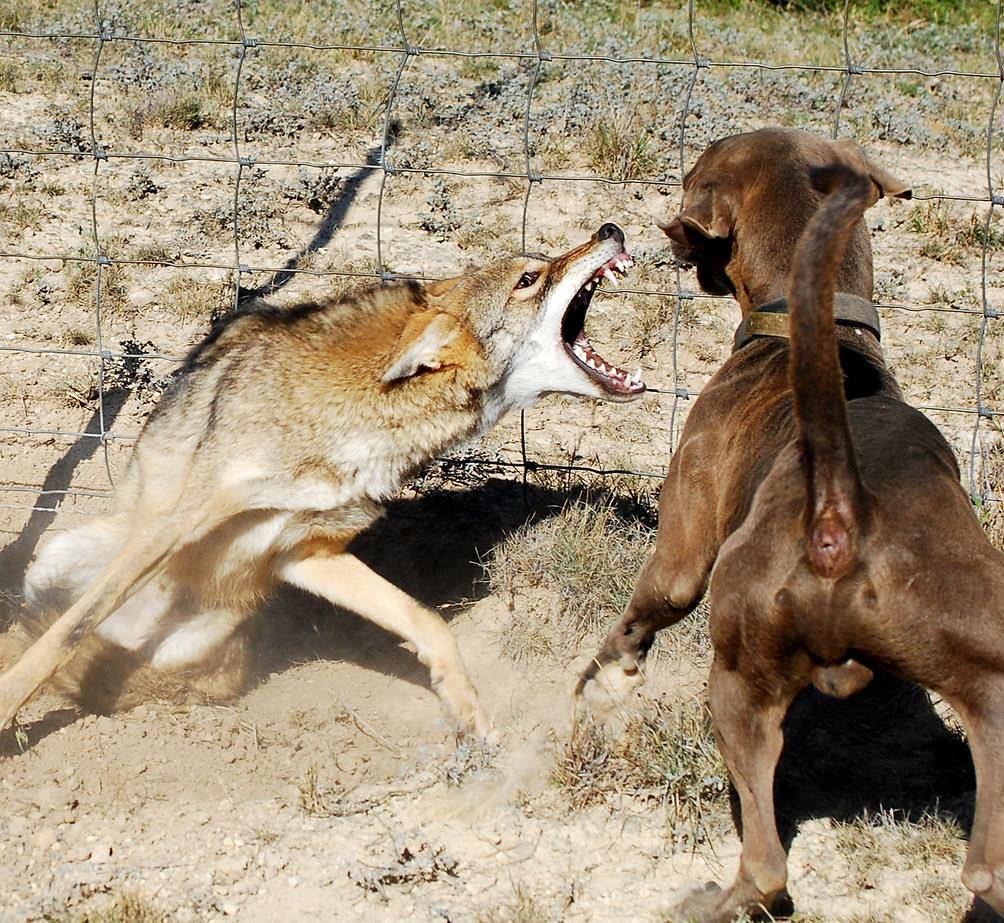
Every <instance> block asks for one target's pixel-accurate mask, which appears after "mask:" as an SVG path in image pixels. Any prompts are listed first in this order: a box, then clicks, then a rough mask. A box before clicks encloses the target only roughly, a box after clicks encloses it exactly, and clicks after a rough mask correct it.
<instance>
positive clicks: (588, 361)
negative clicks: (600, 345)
mask: <svg viewBox="0 0 1004 923" xmlns="http://www.w3.org/2000/svg"><path fill="white" fill-rule="evenodd" d="M586 365H588V366H589V367H590V368H591V369H595V368H596V363H595V362H593V360H592V359H591V358H590V359H587V360H586Z"/></svg>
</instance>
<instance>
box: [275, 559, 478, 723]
mask: <svg viewBox="0 0 1004 923" xmlns="http://www.w3.org/2000/svg"><path fill="white" fill-rule="evenodd" d="M279 576H280V577H281V578H282V579H283V580H285V581H286V582H287V583H291V584H292V585H293V586H297V587H300V588H301V589H304V590H307V591H308V592H310V593H313V594H315V595H316V596H320V597H322V598H324V599H327V600H328V601H329V602H332V603H334V604H335V605H337V606H343V607H344V608H346V609H350V610H351V611H352V612H355V613H356V614H358V615H361V616H362V617H363V618H366V619H369V621H371V622H373V623H374V624H376V625H379V626H380V627H381V628H384V629H386V630H387V631H390V632H393V633H394V634H396V635H398V636H399V637H401V638H404V639H405V640H406V641H410V642H411V643H412V644H414V645H415V648H416V649H417V651H418V659H419V660H420V661H421V662H422V663H423V664H425V665H426V666H427V667H428V668H429V673H430V676H431V679H432V687H433V689H435V691H436V694H437V695H438V696H439V698H440V700H441V701H442V703H443V706H444V708H445V709H446V711H447V712H448V713H449V715H450V717H451V718H452V719H453V720H454V722H456V724H457V726H458V728H459V729H460V730H461V731H463V732H467V733H473V734H475V735H477V736H480V737H487V736H489V735H490V734H491V722H490V721H489V720H488V716H487V715H486V714H485V712H484V710H483V709H482V707H481V703H480V702H479V701H478V694H477V692H476V691H475V689H474V686H473V685H472V684H471V681H470V679H469V678H468V676H467V670H466V669H465V668H464V664H463V661H462V660H461V658H460V649H459V647H458V646H457V640H456V638H454V636H453V633H452V632H451V631H450V629H449V628H448V627H447V625H446V622H444V621H443V619H442V618H440V617H439V616H438V615H437V614H436V613H435V612H433V611H432V610H430V609H426V608H425V607H424V606H422V605H421V604H420V603H418V602H416V601H415V600H414V599H412V598H411V597H410V596H408V594H407V593H404V592H402V591H401V590H399V589H398V588H397V587H396V586H394V585H393V584H392V583H390V582H388V581H387V580H385V579H384V578H383V577H381V576H380V575H379V574H376V573H374V572H373V571H372V570H370V569H369V568H368V567H367V566H366V565H365V564H363V562H362V561H360V560H359V559H358V558H356V557H354V556H353V555H351V554H347V553H344V552H342V551H340V549H338V548H337V546H335V545H332V546H331V548H330V549H327V548H324V547H323V546H321V547H320V548H319V546H318V545H317V544H312V545H311V546H310V551H309V553H308V554H307V556H305V557H301V558H299V559H297V560H294V561H291V562H288V563H286V564H284V565H283V566H282V567H281V569H280V571H279Z"/></svg>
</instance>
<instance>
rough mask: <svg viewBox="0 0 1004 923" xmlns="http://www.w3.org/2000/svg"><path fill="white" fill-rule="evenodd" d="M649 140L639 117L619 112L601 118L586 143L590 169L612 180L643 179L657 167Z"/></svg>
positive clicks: (590, 131) (588, 134)
mask: <svg viewBox="0 0 1004 923" xmlns="http://www.w3.org/2000/svg"><path fill="white" fill-rule="evenodd" d="M649 144H650V139H649V136H648V135H647V134H646V133H645V131H644V129H643V127H642V126H641V125H640V124H639V119H638V116H637V115H635V114H625V113H623V112H621V111H620V110H618V111H616V112H613V113H608V114H607V116H605V117H601V118H598V119H597V120H596V122H595V123H594V125H593V127H592V128H591V129H590V130H589V132H588V133H587V134H586V136H585V139H584V152H585V155H586V158H587V159H588V161H589V165H590V166H591V167H592V168H593V169H594V170H595V171H596V172H597V173H598V174H599V175H600V176H609V177H611V178H612V179H642V178H644V177H648V176H651V175H652V174H653V173H655V172H656V170H657V167H658V158H657V157H656V155H655V153H654V152H652V151H651V150H649Z"/></svg>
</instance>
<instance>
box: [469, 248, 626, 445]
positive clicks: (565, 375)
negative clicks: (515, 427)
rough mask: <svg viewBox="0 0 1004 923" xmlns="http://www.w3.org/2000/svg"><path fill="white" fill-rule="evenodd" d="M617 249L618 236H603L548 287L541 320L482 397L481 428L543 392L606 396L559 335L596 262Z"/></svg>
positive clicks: (486, 426)
mask: <svg viewBox="0 0 1004 923" xmlns="http://www.w3.org/2000/svg"><path fill="white" fill-rule="evenodd" d="M620 252H621V244H619V243H618V242H617V241H615V240H613V239H611V240H607V241H603V242H602V243H600V245H599V246H597V247H596V248H595V249H594V250H592V251H590V252H589V253H587V254H586V255H585V256H583V257H582V258H581V259H579V260H578V262H577V263H576V264H575V265H574V266H570V267H569V268H568V270H567V271H566V272H565V275H564V278H562V279H561V281H560V282H559V283H558V284H557V285H555V286H553V287H552V289H551V291H550V292H549V293H548V295H547V299H546V300H545V303H544V309H543V311H541V321H540V323H539V324H538V325H537V327H536V329H535V330H534V332H533V334H532V335H531V336H530V337H528V338H527V340H526V341H525V342H524V343H523V344H522V345H521V346H520V348H519V350H518V351H517V352H516V355H515V357H514V358H513V362H512V371H511V372H510V374H509V375H508V376H507V377H506V378H505V379H504V380H503V381H502V382H501V383H500V385H499V386H498V388H497V389H496V390H495V391H494V392H493V393H491V394H489V396H488V399H487V401H486V402H485V412H484V418H483V425H482V429H483V430H484V429H488V428H489V427H491V426H493V425H494V424H495V422H496V421H497V420H498V419H499V418H500V417H501V416H502V415H503V414H504V413H506V412H507V411H510V410H523V409H525V408H527V407H530V406H531V405H533V404H534V403H536V401H537V400H538V399H539V398H541V397H542V396H543V395H545V394H574V395H579V396H581V397H592V398H598V399H608V398H609V397H610V395H609V394H608V393H607V392H606V390H604V388H603V387H602V386H601V385H600V384H599V383H598V382H596V381H595V380H594V379H593V378H590V376H589V375H587V374H586V373H585V372H584V371H582V369H581V368H579V367H578V366H577V365H576V364H575V362H574V360H573V359H572V358H571V357H570V356H569V355H568V353H567V351H566V350H565V347H564V343H563V342H562V338H561V322H562V320H563V319H564V316H565V311H566V310H567V309H568V306H569V304H570V303H571V301H572V299H573V298H574V297H575V295H576V293H577V292H578V291H579V289H580V288H582V286H583V285H585V284H586V282H588V281H589V279H590V278H591V277H592V276H593V274H594V273H595V272H596V270H597V269H599V267H601V266H602V265H603V264H604V263H606V262H607V261H608V260H611V259H613V258H614V257H615V256H617V254H618V253H620Z"/></svg>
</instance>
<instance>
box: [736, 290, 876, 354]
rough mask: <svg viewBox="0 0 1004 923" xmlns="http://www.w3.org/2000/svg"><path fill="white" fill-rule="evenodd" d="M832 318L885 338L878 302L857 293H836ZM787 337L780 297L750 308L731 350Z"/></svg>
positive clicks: (784, 302) (783, 303)
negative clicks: (765, 340)
mask: <svg viewBox="0 0 1004 923" xmlns="http://www.w3.org/2000/svg"><path fill="white" fill-rule="evenodd" d="M833 319H834V321H836V323H837V324H838V325H840V326H841V327H857V328H859V329H863V330H867V331H869V332H870V333H872V334H874V336H875V339H876V340H881V339H882V330H881V327H880V325H879V316H878V311H876V310H875V305H873V304H872V303H871V302H870V301H868V300H867V299H865V298H861V297H859V296H858V295H851V294H848V293H847V292H837V293H836V295H834V297H833ZM788 336H789V330H788V300H787V299H786V298H778V300H777V301H769V302H767V304H762V305H760V307H759V308H757V309H756V310H755V311H751V312H750V313H749V314H748V315H747V316H746V317H745V319H744V320H743V322H742V323H741V324H740V325H739V326H738V327H736V333H735V336H734V337H733V339H732V352H737V351H738V350H740V349H742V348H743V347H744V346H745V345H746V344H747V343H750V342H752V341H753V340H755V339H756V338H757V337H784V338H787V337H788Z"/></svg>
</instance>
